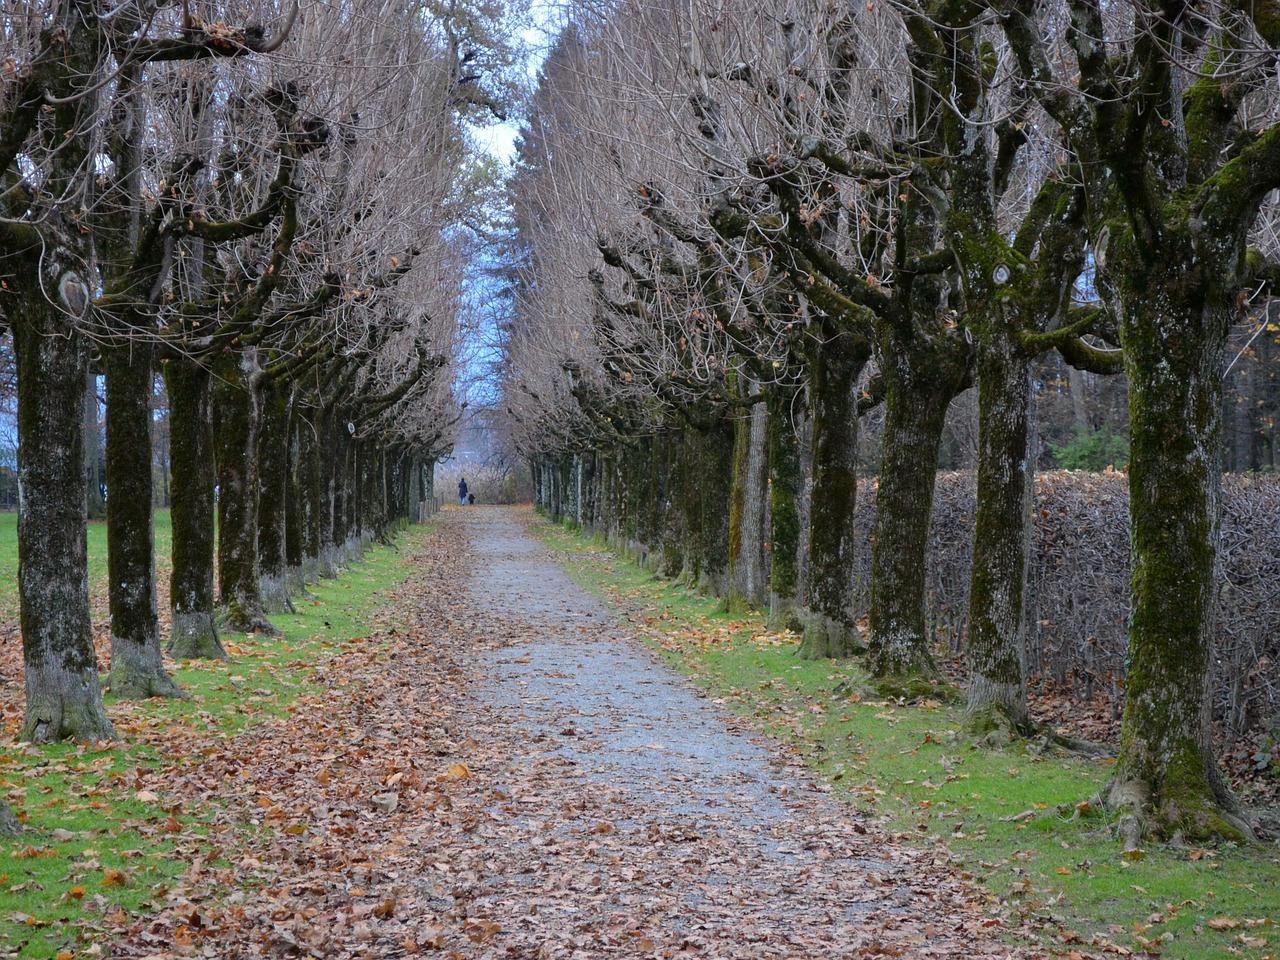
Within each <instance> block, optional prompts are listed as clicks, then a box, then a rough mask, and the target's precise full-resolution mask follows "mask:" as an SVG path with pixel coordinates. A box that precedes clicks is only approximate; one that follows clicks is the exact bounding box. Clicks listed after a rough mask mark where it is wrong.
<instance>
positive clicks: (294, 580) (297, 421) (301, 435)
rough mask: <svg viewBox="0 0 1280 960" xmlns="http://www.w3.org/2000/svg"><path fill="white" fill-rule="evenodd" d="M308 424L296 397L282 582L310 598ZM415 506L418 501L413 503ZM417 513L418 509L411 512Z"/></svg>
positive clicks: (312, 545)
mask: <svg viewBox="0 0 1280 960" xmlns="http://www.w3.org/2000/svg"><path fill="white" fill-rule="evenodd" d="M311 436H312V428H311V424H310V423H309V422H307V421H306V420H305V418H304V417H303V416H302V415H300V413H299V410H298V406H297V398H296V397H295V405H294V408H293V410H292V411H291V413H290V416H289V463H290V469H289V475H288V477H287V481H286V482H287V484H288V494H287V497H286V503H285V531H284V533H285V538H284V548H285V586H286V589H287V590H288V591H289V595H290V596H296V597H304V598H308V599H310V595H309V594H308V592H307V576H308V572H307V571H308V566H309V564H310V561H311V559H312V558H313V557H314V556H315V555H316V549H317V542H316V539H315V537H314V533H315V529H314V520H315V513H316V503H315V489H314V487H315V484H314V482H313V480H314V478H313V474H314V473H315V471H316V463H315V457H314V450H313V449H312V448H311V447H309V446H308V443H307V438H309V437H311ZM414 506H415V510H416V506H417V504H416V503H415V504H414ZM414 517H415V518H416V517H417V513H416V512H415V513H414Z"/></svg>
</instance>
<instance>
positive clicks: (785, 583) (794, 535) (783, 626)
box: [768, 382, 804, 632]
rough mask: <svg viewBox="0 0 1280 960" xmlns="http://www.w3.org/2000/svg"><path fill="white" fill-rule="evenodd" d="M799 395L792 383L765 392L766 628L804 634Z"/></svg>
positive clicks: (800, 410) (797, 386) (800, 416)
mask: <svg viewBox="0 0 1280 960" xmlns="http://www.w3.org/2000/svg"><path fill="white" fill-rule="evenodd" d="M801 397H802V394H801V391H800V387H799V385H798V384H796V383H793V382H786V383H778V384H774V385H773V386H771V387H770V388H769V400H768V405H769V626H770V627H771V628H773V629H775V630H795V631H797V632H799V631H801V630H803V629H804V624H803V622H802V621H801V619H800V616H799V613H798V612H797V609H796V608H797V604H798V602H799V593H800V562H799V560H800V491H801V483H802V476H801V470H800V436H799V432H800V430H799V428H800V421H801V419H802V418H803V417H804V409H803V404H802V402H801Z"/></svg>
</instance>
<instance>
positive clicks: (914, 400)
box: [868, 322, 965, 684]
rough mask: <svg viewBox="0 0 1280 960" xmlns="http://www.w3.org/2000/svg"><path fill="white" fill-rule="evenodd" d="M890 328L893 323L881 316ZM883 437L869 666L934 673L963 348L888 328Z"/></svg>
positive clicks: (880, 673) (878, 671) (900, 674)
mask: <svg viewBox="0 0 1280 960" xmlns="http://www.w3.org/2000/svg"><path fill="white" fill-rule="evenodd" d="M880 326H881V327H882V328H883V327H885V326H887V324H885V323H883V322H881V324H880ZM888 338H890V339H891V340H892V341H893V342H892V344H891V351H887V352H888V353H889V354H890V356H891V357H892V360H891V362H886V364H885V365H884V367H883V368H882V370H881V375H882V376H883V378H884V382H885V420H884V439H883V446H882V450H881V455H880V483H879V487H878V489H877V491H876V516H875V523H874V527H873V534H872V535H873V537H874V543H873V544H872V550H871V610H870V622H871V638H870V644H869V656H868V666H869V668H870V670H871V673H872V675H873V676H875V677H876V678H877V679H879V680H882V681H888V682H890V683H895V684H896V683H899V682H900V681H909V680H911V679H912V678H920V679H922V680H926V681H932V680H933V679H935V678H936V676H937V668H936V667H935V666H934V663H933V656H932V654H931V653H930V646H931V637H930V635H929V632H928V628H927V625H926V623H925V614H924V610H925V603H924V601H925V562H926V557H927V555H928V546H929V524H930V521H931V519H932V516H933V489H934V480H935V478H936V476H937V472H938V448H939V444H940V443H941V440H942V428H943V424H944V422H945V421H946V415H947V406H948V405H949V404H950V403H951V400H952V399H953V398H954V397H955V395H956V394H957V393H958V392H959V390H960V389H961V387H962V385H963V383H964V377H965V367H964V361H963V358H962V357H961V356H960V354H959V351H957V350H955V349H954V348H953V345H952V344H951V343H949V342H948V341H947V340H945V339H944V340H942V341H941V342H938V343H931V342H929V341H928V340H926V338H925V335H924V334H923V332H916V333H915V334H913V337H912V339H913V341H914V342H912V343H907V342H904V341H905V338H900V337H897V336H894V335H893V333H889V334H888Z"/></svg>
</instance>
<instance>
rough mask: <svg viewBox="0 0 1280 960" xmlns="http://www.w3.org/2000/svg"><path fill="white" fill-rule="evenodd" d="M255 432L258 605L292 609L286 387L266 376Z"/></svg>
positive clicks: (270, 611) (267, 608) (269, 610)
mask: <svg viewBox="0 0 1280 960" xmlns="http://www.w3.org/2000/svg"><path fill="white" fill-rule="evenodd" d="M260 422H261V429H260V431H259V434H258V450H257V456H256V459H257V464H258V470H257V473H258V564H259V578H258V579H259V584H260V586H259V589H260V590H261V595H262V609H263V611H264V612H266V613H267V614H268V615H271V614H277V613H296V612H297V611H296V609H295V608H294V606H293V601H292V600H290V599H289V587H288V583H287V576H286V575H287V571H288V557H287V555H286V551H287V542H286V537H287V528H286V523H287V516H286V509H287V508H286V504H287V502H288V500H289V496H288V489H289V468H290V457H289V446H290V444H289V388H288V386H287V385H285V384H282V383H280V382H279V381H277V380H269V381H267V382H266V383H264V384H263V385H262V390H261V421H260Z"/></svg>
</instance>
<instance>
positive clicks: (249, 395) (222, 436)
mask: <svg viewBox="0 0 1280 960" xmlns="http://www.w3.org/2000/svg"><path fill="white" fill-rule="evenodd" d="M251 366H252V361H251V359H250V358H249V357H248V356H246V355H242V354H239V353H227V354H224V355H223V356H222V357H221V358H220V359H219V361H218V363H217V366H216V368H215V372H216V374H217V380H216V386H215V389H214V402H215V409H216V411H217V433H216V440H217V451H218V457H217V460H218V488H219V496H218V593H219V602H220V604H221V607H222V616H221V618H220V619H221V622H222V624H223V625H224V626H225V627H226V628H227V629H228V630H231V631H233V632H236V633H253V632H262V633H268V634H271V635H273V636H279V635H280V630H279V629H278V628H277V627H276V626H275V625H274V624H272V623H271V621H270V620H268V619H267V615H266V612H265V611H264V610H263V609H262V594H261V583H260V574H259V566H258V472H257V466H258V451H257V446H258V444H257V438H258V428H259V399H258V396H257V384H255V383H254V382H253V377H252V374H251V371H250V368H251Z"/></svg>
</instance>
